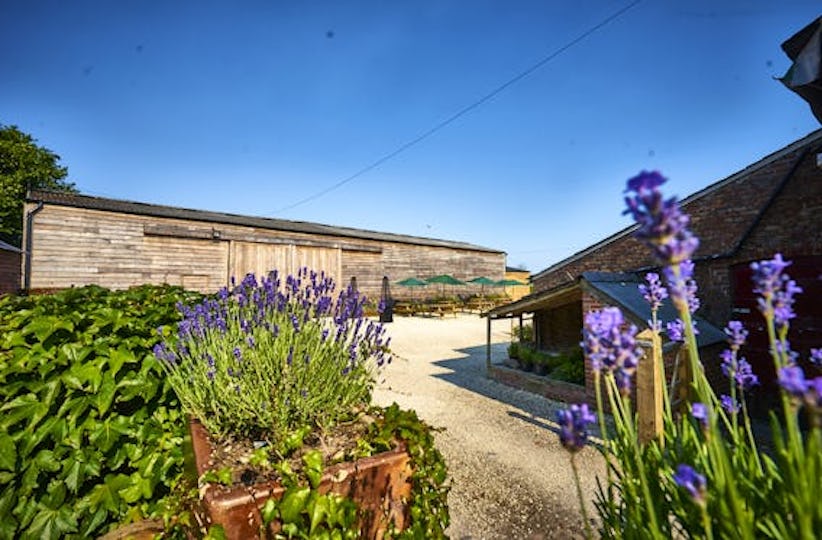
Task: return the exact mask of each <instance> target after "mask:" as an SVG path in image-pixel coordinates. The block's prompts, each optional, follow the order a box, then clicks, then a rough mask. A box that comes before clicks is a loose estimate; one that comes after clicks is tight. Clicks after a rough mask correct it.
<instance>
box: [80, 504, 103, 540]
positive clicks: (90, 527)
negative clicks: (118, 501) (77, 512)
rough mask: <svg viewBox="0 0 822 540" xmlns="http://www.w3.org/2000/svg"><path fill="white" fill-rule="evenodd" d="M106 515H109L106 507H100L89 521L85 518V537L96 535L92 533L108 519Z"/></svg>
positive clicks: (83, 524)
mask: <svg viewBox="0 0 822 540" xmlns="http://www.w3.org/2000/svg"><path fill="white" fill-rule="evenodd" d="M106 516H108V511H107V510H106V509H105V508H98V509H97V511H96V512H94V514H93V515H92V516H91V519H89V520H88V522H86V521H85V520H84V521H83V523H82V526H83V527H84V528H85V530H84V531H83V537H84V538H92V537H93V536H96V535H93V534H92V533H93V532H94V531H96V530H97V528H98V527H99V526H100V525H101V524H102V523H103V522H104V521H105V520H106Z"/></svg>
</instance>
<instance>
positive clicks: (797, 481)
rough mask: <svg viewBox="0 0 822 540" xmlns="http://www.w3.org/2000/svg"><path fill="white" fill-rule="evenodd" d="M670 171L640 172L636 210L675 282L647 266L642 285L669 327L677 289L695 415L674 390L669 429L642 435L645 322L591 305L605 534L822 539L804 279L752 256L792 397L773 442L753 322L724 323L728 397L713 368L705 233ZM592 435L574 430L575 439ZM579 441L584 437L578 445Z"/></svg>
mask: <svg viewBox="0 0 822 540" xmlns="http://www.w3.org/2000/svg"><path fill="white" fill-rule="evenodd" d="M665 181H666V179H665V178H664V177H662V176H661V175H660V174H659V173H656V172H652V173H648V172H643V173H641V174H640V175H638V176H636V177H635V178H632V179H630V180H629V181H628V189H627V190H626V192H627V193H628V196H627V197H626V204H627V207H628V209H627V210H626V213H630V214H631V215H632V216H633V217H634V219H635V220H636V222H637V223H638V225H639V228H638V229H637V232H636V237H637V238H639V239H640V240H642V241H643V242H644V243H646V244H647V245H648V246H649V247H650V248H651V249H652V250H653V252H654V254H655V256H656V258H657V260H658V261H659V263H660V265H661V266H662V274H663V276H664V278H665V288H664V289H663V287H662V285H661V282H660V279H659V276H658V275H657V274H649V275H648V276H646V280H647V282H648V284H647V285H642V286H640V289H641V292H642V294H643V295H644V296H645V298H646V300H648V302H649V303H650V305H651V311H652V314H653V315H652V319H651V320H650V321H649V326H650V328H651V329H652V330H653V331H654V332H657V333H660V332H661V330H662V327H663V325H662V322H661V321H659V320H658V319H657V309H658V308H659V307H660V305H661V302H662V300H664V298H665V295H666V294H667V295H668V296H669V297H670V298H671V301H672V303H673V305H674V306H675V308H676V310H677V312H678V315H679V317H678V319H677V320H675V321H670V322H668V324H667V329H668V333H669V337H670V338H671V339H672V340H675V341H682V342H683V344H684V347H685V349H686V351H687V354H688V362H689V364H690V366H689V367H690V371H691V374H692V382H691V388H690V404H689V405H688V406H687V407H685V408H684V409H683V410H684V411H687V413H686V414H682V413H677V412H675V411H673V410H672V408H671V402H670V398H669V396H668V394H667V392H663V402H664V405H663V418H664V432H663V435H662V437H660V438H659V439H658V440H652V441H650V442H648V443H646V444H640V443H639V442H638V440H637V436H636V424H637V418H636V416H635V413H634V412H633V409H632V408H631V404H630V389H631V384H632V380H631V378H632V375H633V373H634V368H635V367H636V366H637V363H638V361H639V357H640V352H639V351H638V349H637V347H636V343H635V334H636V331H637V329H636V328H635V327H633V326H632V325H628V324H626V322H625V321H624V320H623V317H622V314H621V312H620V311H619V310H618V309H617V308H605V309H603V310H600V311H595V312H592V313H588V314H586V316H585V318H584V329H583V342H582V345H583V347H584V349H585V352H586V355H587V357H588V359H589V361H590V365H591V367H592V369H593V371H594V385H595V392H596V399H597V408H598V413H599V415H598V416H599V419H600V423H599V428H600V433H601V436H602V439H603V444H602V445H601V447H600V448H601V452H602V453H603V455H604V457H605V459H606V462H607V465H608V469H607V471H608V476H607V483H606V484H605V486H604V487H603V486H602V485H600V488H599V490H598V493H597V496H596V508H597V512H598V514H599V517H600V520H601V528H600V534H601V536H602V537H603V538H673V537H677V538H678V537H687V538H714V537H721V538H781V539H808V540H810V539H812V538H817V537H818V534H819V531H822V504H820V502H819V501H820V500H822V481H820V478H822V377H816V378H815V379H808V378H806V376H805V373H804V371H803V370H802V368H801V367H800V365H799V364H798V354H797V353H796V352H794V351H792V350H791V348H790V343H789V341H788V330H789V326H790V320H791V319H793V318H794V317H795V313H794V311H793V304H794V297H795V295H796V294H799V293H800V292H801V288H800V287H798V286H797V284H796V283H795V282H794V281H793V280H791V279H790V277H789V276H788V275H787V274H786V273H785V269H786V268H787V267H788V266H789V265H790V263H789V262H788V261H785V260H783V259H782V257H781V255H779V254H777V255H775V256H774V258H773V259H771V260H765V261H761V262H757V263H753V264H752V265H751V268H752V270H753V274H754V276H753V277H754V291H755V292H756V293H757V294H759V301H758V302H759V310H760V311H761V313H762V315H763V316H764V318H765V323H766V324H765V326H766V328H767V331H768V336H769V338H770V343H771V348H770V351H771V356H772V358H773V362H774V366H775V368H776V372H777V374H778V379H779V384H780V388H781V390H780V392H781V399H782V408H781V411H779V414H777V411H772V412H771V426H772V441H773V442H772V444H773V449H772V450H770V451H767V452H766V451H763V450H761V449H760V448H759V446H758V444H759V442H758V440H757V439H756V438H755V437H754V434H753V431H752V429H751V422H750V417H749V415H748V410H747V405H746V391H748V390H750V389H751V388H752V387H753V386H755V385H756V384H758V377H757V375H756V374H755V373H753V370H752V368H751V365H750V364H749V363H748V362H747V360H746V359H745V358H744V356H741V351H742V348H743V347H744V345H745V341H746V339H747V335H748V332H747V330H745V328H744V327H743V326H742V324H741V323H740V322H739V321H730V322H729V323H728V325H727V328H726V329H725V333H726V335H727V336H728V349H727V350H725V351H723V352H722V354H721V355H720V358H719V359H715V360H714V359H712V360H709V361H714V362H717V361H718V362H720V367H721V370H722V372H723V373H724V374H725V376H727V377H728V380H729V389H730V390H729V394H727V395H725V394H723V395H721V396H720V397H719V398H717V396H716V394H715V392H714V390H713V388H712V387H711V385H710V384H709V382H708V379H707V377H706V376H705V372H704V369H703V364H702V360H701V359H700V357H699V354H698V350H697V346H696V339H695V336H696V333H697V332H696V328H695V327H694V322H693V318H692V316H693V313H694V312H695V311H696V310H697V309H698V308H699V299H698V297H697V295H696V292H697V285H696V282H695V280H694V277H693V276H694V265H693V263H692V261H691V257H692V255H693V253H694V251H695V250H696V248H697V247H698V245H699V242H698V240H697V238H696V237H695V236H694V235H693V234H692V233H691V232H690V230H689V229H688V225H689V218H688V216H687V215H686V214H684V213H683V212H682V210H681V208H680V207H679V204H678V202H677V201H676V199H675V198H670V199H665V198H663V196H662V193H661V191H660V190H659V188H660V186H661V185H662V184H664V183H665ZM809 361H810V362H811V363H815V364H816V363H820V362H822V352H820V349H812V351H811V357H810V358H809ZM662 369H663V373H662V380H663V381H665V380H667V379H666V378H665V373H664V367H663V368H662ZM603 382H604V384H603ZM603 386H604V392H603ZM604 397H607V400H608V403H609V405H610V409H611V412H612V414H613V417H614V426H615V429H613V430H611V431H609V430H607V429H606V424H605V422H604V420H603V399H604ZM802 408H804V409H805V410H806V412H807V416H808V418H809V419H810V422H809V427H808V429H806V430H802V429H800V425H799V422H798V416H797V415H798V411H799V410H800V409H802ZM563 418H566V417H563ZM563 418H561V419H560V420H561V421H560V423H561V424H562V420H563ZM586 437H587V435H586ZM586 437H581V436H580V435H579V434H578V433H575V435H574V438H573V439H572V440H574V441H585V440H586ZM565 439H567V436H566V437H565ZM565 439H563V441H564V440H565ZM566 447H567V446H566ZM578 450H579V447H578V445H574V448H573V451H574V452H576V451H578ZM572 456H573V454H572ZM581 503H582V504H583V511H585V508H584V501H581Z"/></svg>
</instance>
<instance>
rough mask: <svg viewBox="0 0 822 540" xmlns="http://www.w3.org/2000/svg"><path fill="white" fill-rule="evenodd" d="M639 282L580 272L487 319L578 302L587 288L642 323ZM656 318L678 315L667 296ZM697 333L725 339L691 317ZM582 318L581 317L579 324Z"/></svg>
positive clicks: (644, 307)
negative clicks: (557, 285) (569, 280)
mask: <svg viewBox="0 0 822 540" xmlns="http://www.w3.org/2000/svg"><path fill="white" fill-rule="evenodd" d="M640 283H642V281H641V279H640V278H639V276H637V275H636V274H632V273H622V272H583V273H582V275H581V276H579V278H577V279H576V280H575V281H574V282H572V283H570V284H566V285H561V286H559V287H556V288H554V289H551V290H548V291H542V292H539V293H535V294H531V295H528V296H526V297H524V298H521V299H520V300H517V301H516V302H512V303H510V304H506V305H504V306H499V307H496V308H494V309H492V310H490V311H489V312H488V314H487V316H488V317H489V319H501V318H506V317H515V316H519V315H521V314H523V313H534V312H535V311H540V310H544V309H550V308H551V307H555V306H560V305H563V304H568V303H571V302H578V301H580V300H581V298H582V291H583V290H584V291H587V292H590V293H591V294H593V295H594V296H597V297H599V298H601V299H602V300H603V301H605V302H606V303H608V304H610V305H613V306H617V307H619V308H620V309H622V311H623V313H624V314H625V316H626V317H628V318H629V319H631V321H632V322H634V323H635V324H637V325H638V326H640V327H642V326H645V325H646V324H647V321H648V320H650V318H651V307H650V306H649V305H648V302H646V301H645V298H644V297H643V296H642V293H640V292H639V285H640ZM657 317H658V319H659V320H661V321H664V322H667V321H672V320H674V319H676V318H677V317H678V313H677V311H676V309H675V308H674V306H673V304H672V303H671V301H670V299H666V300H665V301H664V302H663V303H662V306H661V307H660V308H659V310H658V312H657ZM694 320H695V322H696V327H697V330H698V331H699V334H697V336H696V341H697V345H698V346H699V347H705V346H707V345H713V344H715V343H721V342H723V341H725V340H726V339H727V336H725V333H724V332H723V331H722V330H720V329H719V328H717V327H716V326H714V325H713V324H711V323H710V322H708V321H706V320H705V319H702V318H700V317H694ZM581 323H582V321H580V326H581Z"/></svg>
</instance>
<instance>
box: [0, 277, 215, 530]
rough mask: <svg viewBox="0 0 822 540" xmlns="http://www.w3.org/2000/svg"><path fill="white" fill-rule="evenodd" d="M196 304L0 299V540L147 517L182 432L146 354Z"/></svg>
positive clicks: (156, 292) (178, 467)
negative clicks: (164, 328) (160, 330)
mask: <svg viewBox="0 0 822 540" xmlns="http://www.w3.org/2000/svg"><path fill="white" fill-rule="evenodd" d="M199 297H200V295H198V294H196V293H191V292H186V291H184V290H182V289H180V288H175V287H168V286H162V287H159V286H141V287H137V288H133V289H130V290H127V291H120V292H112V291H109V290H106V289H103V288H100V287H95V286H89V287H83V288H76V289H68V290H65V291H62V292H60V293H57V294H53V295H40V296H31V297H14V296H12V297H5V298H2V299H0V334H2V337H0V396H1V397H2V405H1V406H0V516H3V518H2V520H0V538H3V539H5V538H9V539H11V538H23V539H26V538H31V539H35V538H36V539H38V540H39V539H44V538H45V539H49V538H92V537H95V536H98V535H100V534H103V533H105V532H106V531H107V530H109V529H111V528H113V527H115V526H116V525H117V524H118V523H120V522H128V521H136V520H138V519H141V518H143V517H146V516H157V515H159V514H160V512H161V511H162V507H163V504H164V500H163V499H164V497H165V496H166V495H168V494H169V493H170V490H171V488H172V486H173V485H174V484H175V483H176V481H177V479H178V478H179V477H180V475H181V474H182V468H183V455H182V441H183V436H184V433H185V429H186V428H185V422H184V419H183V418H182V415H181V413H180V411H179V408H178V406H177V402H176V397H175V395H174V393H173V392H172V390H171V388H170V387H169V386H168V385H166V384H165V383H164V381H163V378H162V372H161V369H160V366H159V365H158V364H157V362H156V360H155V358H154V355H153V354H152V352H151V351H152V347H153V346H154V344H155V343H157V341H158V335H157V333H156V328H157V327H158V326H161V325H168V324H174V323H175V321H177V320H178V318H179V317H178V315H177V312H176V310H175V308H174V306H175V303H176V302H178V301H183V302H186V303H187V302H191V301H195V300H197V299H198V298H199Z"/></svg>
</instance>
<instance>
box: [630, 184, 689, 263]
mask: <svg viewBox="0 0 822 540" xmlns="http://www.w3.org/2000/svg"><path fill="white" fill-rule="evenodd" d="M665 182H666V178H665V177H663V176H662V175H661V174H659V173H658V172H655V171H654V172H647V171H642V172H641V173H640V174H639V175H637V176H635V177H634V178H631V179H630V180H628V187H627V189H626V190H625V191H626V193H627V192H633V193H634V194H632V195H629V196H627V197H625V203H626V205H627V206H628V208H627V209H626V210H625V212H623V213H625V214H631V216H632V217H633V218H634V221H636V222H637V224H638V225H639V228H638V229H637V231H636V233H635V236H636V237H637V238H639V239H640V240H642V241H644V242H645V243H646V244H648V245H649V246H651V248H653V250H654V254H655V255H656V257H657V259H659V260H660V262H662V263H663V264H666V265H669V264H677V263H679V262H681V261H684V260H686V259H690V258H691V255H692V254H693V253H694V251H696V248H697V247H698V246H699V240H697V238H696V237H695V236H694V235H693V234H691V231H689V230H688V223H689V218H688V216H687V215H686V214H683V213H682V212H681V211H680V208H679V203H678V202H677V201H676V198H673V197H672V198H670V199H668V200H663V198H662V193H661V192H660V191H659V189H658V188H659V186H661V185H662V184H664V183H665Z"/></svg>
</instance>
